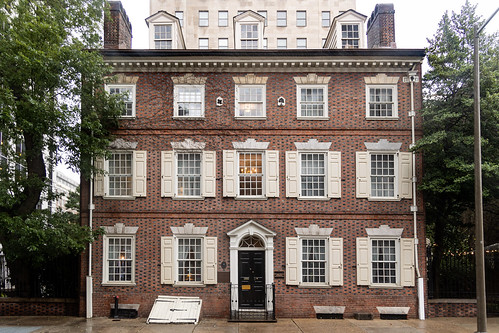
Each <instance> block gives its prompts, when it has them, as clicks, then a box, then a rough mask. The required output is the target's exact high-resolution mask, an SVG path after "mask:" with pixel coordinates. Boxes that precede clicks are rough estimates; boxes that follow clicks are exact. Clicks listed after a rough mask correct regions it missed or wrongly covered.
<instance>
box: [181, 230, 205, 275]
mask: <svg viewBox="0 0 499 333" xmlns="http://www.w3.org/2000/svg"><path fill="white" fill-rule="evenodd" d="M201 271H202V250H201V238H179V239H178V281H179V282H201V281H202V276H201Z"/></svg>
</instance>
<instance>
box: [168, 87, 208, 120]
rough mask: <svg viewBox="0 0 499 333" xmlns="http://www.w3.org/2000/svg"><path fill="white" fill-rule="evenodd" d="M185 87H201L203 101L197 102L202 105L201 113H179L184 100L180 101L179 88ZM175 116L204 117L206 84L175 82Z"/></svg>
mask: <svg viewBox="0 0 499 333" xmlns="http://www.w3.org/2000/svg"><path fill="white" fill-rule="evenodd" d="M183 88H195V89H199V91H200V93H201V102H200V103H197V102H196V104H200V105H201V111H200V114H199V115H188V116H184V115H180V114H179V104H180V103H182V102H183V101H180V97H179V96H180V92H179V90H181V89H183ZM173 99H174V100H173V117H174V118H204V113H205V86H204V85H193V84H175V85H174V86H173Z"/></svg>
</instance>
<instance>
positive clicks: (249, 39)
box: [241, 24, 258, 49]
mask: <svg viewBox="0 0 499 333" xmlns="http://www.w3.org/2000/svg"><path fill="white" fill-rule="evenodd" d="M241 48H242V49H258V25H257V24H241Z"/></svg>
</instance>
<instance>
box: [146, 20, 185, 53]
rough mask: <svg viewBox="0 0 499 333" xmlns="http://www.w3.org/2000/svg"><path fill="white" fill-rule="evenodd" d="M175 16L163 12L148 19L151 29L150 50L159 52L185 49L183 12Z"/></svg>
mask: <svg viewBox="0 0 499 333" xmlns="http://www.w3.org/2000/svg"><path fill="white" fill-rule="evenodd" d="M175 13H176V14H177V15H179V17H177V16H173V15H172V14H169V13H167V12H165V11H163V10H160V11H159V12H157V13H156V14H154V15H151V16H149V17H148V18H147V19H146V23H147V25H148V27H149V48H151V49H157V50H170V49H185V42H184V37H183V36H182V28H181V20H183V12H175Z"/></svg>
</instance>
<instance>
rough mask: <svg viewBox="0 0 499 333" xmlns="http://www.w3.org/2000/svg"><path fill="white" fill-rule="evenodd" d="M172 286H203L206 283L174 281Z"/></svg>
mask: <svg viewBox="0 0 499 333" xmlns="http://www.w3.org/2000/svg"><path fill="white" fill-rule="evenodd" d="M173 286H174V287H180V288H182V287H193V288H205V287H206V285H205V284H201V283H178V282H177V283H174V284H173Z"/></svg>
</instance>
